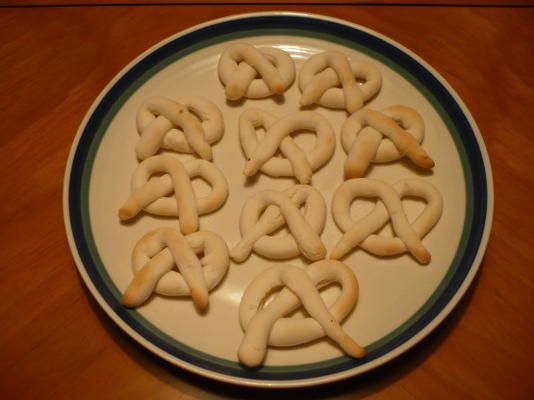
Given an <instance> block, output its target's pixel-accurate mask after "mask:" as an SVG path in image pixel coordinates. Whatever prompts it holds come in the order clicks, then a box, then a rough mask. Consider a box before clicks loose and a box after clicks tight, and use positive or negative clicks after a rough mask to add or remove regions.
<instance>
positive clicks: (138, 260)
mask: <svg viewBox="0 0 534 400" xmlns="http://www.w3.org/2000/svg"><path fill="white" fill-rule="evenodd" d="M201 253H203V256H202V258H201V259H200V260H199V258H198V256H197V255H198V254H201ZM228 264H229V257H228V249H227V247H226V243H225V242H224V240H222V239H221V238H220V237H219V236H218V235H216V234H215V233H212V232H195V233H192V234H190V235H188V236H183V235H182V234H181V233H180V232H179V231H178V230H176V229H172V228H159V229H156V230H154V231H152V232H150V233H148V234H146V235H145V236H143V237H142V238H141V240H139V242H137V244H136V245H135V247H134V250H133V253H132V266H133V271H134V278H133V280H132V281H131V283H130V285H129V286H128V288H127V289H126V291H125V293H124V295H123V296H122V300H121V302H122V304H123V305H125V306H127V307H137V306H140V305H141V304H143V303H144V302H145V301H146V300H147V299H148V298H149V297H150V295H151V294H152V293H153V292H155V293H158V294H161V295H164V296H191V297H192V299H193V303H194V304H195V306H196V307H197V308H198V309H200V310H203V309H205V308H206V307H207V306H208V292H209V291H211V290H212V289H213V288H214V287H215V286H217V285H218V284H219V282H220V281H221V279H222V278H223V277H224V275H225V274H226V272H227V270H228ZM175 266H176V267H178V270H179V272H178V271H174V270H173V269H174V267H175Z"/></svg>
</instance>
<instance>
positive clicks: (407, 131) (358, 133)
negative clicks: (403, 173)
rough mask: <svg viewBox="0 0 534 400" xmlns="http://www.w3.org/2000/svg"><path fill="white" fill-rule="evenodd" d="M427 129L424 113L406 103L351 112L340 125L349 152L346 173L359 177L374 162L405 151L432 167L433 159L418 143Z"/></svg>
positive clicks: (389, 158)
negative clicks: (376, 109)
mask: <svg viewBox="0 0 534 400" xmlns="http://www.w3.org/2000/svg"><path fill="white" fill-rule="evenodd" d="M424 130H425V126H424V122H423V119H422V118H421V116H420V115H419V114H418V113H417V112H416V111H415V110H413V109H411V108H409V107H405V106H393V107H388V108H386V109H385V110H384V111H383V112H382V113H380V112H378V111H373V110H369V109H364V110H360V111H358V112H356V113H354V114H352V115H351V116H350V117H349V118H348V119H347V120H345V123H344V124H343V126H342V128H341V144H342V146H343V149H344V150H345V152H346V153H347V161H346V162H345V176H346V177H347V178H359V177H361V176H363V175H364V174H365V172H366V171H367V168H368V167H369V164H371V162H376V163H384V162H390V161H394V160H397V159H399V158H401V157H402V156H404V155H406V156H407V157H408V158H409V159H410V160H412V161H413V163H414V164H416V165H418V166H419V167H422V168H433V167H434V161H433V160H432V159H431V158H430V156H429V155H428V154H427V153H426V152H425V151H424V150H423V148H422V147H421V146H420V144H419V143H420V142H421V141H422V140H423V136H424ZM383 136H386V137H387V138H384V137H383Z"/></svg>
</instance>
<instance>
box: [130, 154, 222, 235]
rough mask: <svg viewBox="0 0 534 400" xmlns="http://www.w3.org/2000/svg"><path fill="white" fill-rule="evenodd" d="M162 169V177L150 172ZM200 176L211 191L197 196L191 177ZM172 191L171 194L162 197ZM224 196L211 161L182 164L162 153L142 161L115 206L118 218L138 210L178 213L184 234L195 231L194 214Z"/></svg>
mask: <svg viewBox="0 0 534 400" xmlns="http://www.w3.org/2000/svg"><path fill="white" fill-rule="evenodd" d="M160 172H164V173H165V174H164V175H162V176H155V177H152V178H151V176H152V175H154V174H157V173H160ZM197 176H198V177H201V178H202V179H204V180H205V181H206V182H207V183H208V184H209V185H210V186H211V187H212V190H211V192H210V193H209V194H208V195H207V196H204V197H200V198H197V197H196V195H195V193H194V191H193V186H192V184H191V179H193V178H195V177H197ZM170 194H174V197H166V196H168V195H170ZM227 197H228V183H227V181H226V178H225V177H224V175H223V174H222V172H221V171H220V170H219V169H218V168H217V167H216V166H215V165H214V164H213V163H211V162H209V161H205V160H191V161H188V162H186V163H182V162H181V161H180V160H178V159H177V158H174V157H172V156H169V155H166V154H162V155H158V156H153V157H150V158H147V159H146V160H144V161H142V162H141V163H140V164H139V165H138V167H137V168H136V170H135V171H134V174H133V177H132V192H131V194H130V197H129V198H128V200H127V201H126V202H125V203H124V205H123V206H122V207H121V208H120V209H119V217H120V219H121V220H127V219H130V218H133V217H135V216H136V215H137V214H138V213H139V212H140V211H141V210H145V211H147V212H148V213H151V214H155V215H163V216H178V217H179V222H180V229H181V231H182V232H183V233H184V234H189V233H193V232H195V231H196V230H198V216H199V215H202V214H206V213H209V212H212V211H214V210H216V209H218V208H219V207H221V206H222V204H223V203H224V201H225V200H226V198H227Z"/></svg>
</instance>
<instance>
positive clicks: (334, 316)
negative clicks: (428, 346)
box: [238, 260, 365, 367]
mask: <svg viewBox="0 0 534 400" xmlns="http://www.w3.org/2000/svg"><path fill="white" fill-rule="evenodd" d="M334 282H336V283H339V284H340V285H341V293H340V294H339V297H338V298H337V300H336V301H335V302H334V304H333V305H332V306H331V307H330V309H328V308H327V306H326V305H325V303H324V301H323V299H322V298H321V296H320V295H319V292H318V288H319V287H322V286H326V285H329V284H330V283H334ZM280 286H286V287H284V288H283V289H282V290H281V291H280V292H279V293H278V294H277V295H276V297H275V298H274V299H273V300H272V301H271V302H270V303H269V304H268V305H267V306H265V307H263V308H262V304H263V301H264V298H265V297H266V296H267V295H268V294H269V293H271V292H272V290H273V289H275V288H277V287H280ZM357 298H358V281H357V279H356V276H355V275H354V273H353V272H352V271H351V269H350V268H349V267H347V266H346V265H345V264H343V263H342V262H339V261H333V260H321V261H318V262H316V263H313V264H311V265H309V266H308V267H307V268H306V269H301V268H298V267H294V266H292V265H289V264H281V265H276V266H273V267H270V268H268V269H266V270H265V271H263V272H262V273H261V274H260V275H258V276H257V278H256V279H254V281H253V282H252V283H251V284H250V285H249V286H248V287H247V289H246V290H245V292H244V293H243V297H242V298H241V303H240V305H239V321H240V323H241V328H242V329H243V331H244V332H245V335H244V337H243V340H242V341H241V345H240V346H239V350H238V358H239V360H240V361H241V362H242V363H243V364H245V365H247V366H249V367H255V366H257V365H259V364H261V363H262V361H263V359H264V358H265V353H266V351H267V346H268V345H270V346H295V345H298V344H303V343H308V342H311V341H313V340H316V339H319V338H322V337H324V336H325V335H326V336H328V337H330V338H331V339H332V340H334V341H335V342H336V343H338V345H339V346H340V347H341V348H342V349H343V351H345V353H347V354H348V355H349V356H351V357H357V358H361V357H363V356H365V350H364V349H363V348H362V347H361V346H360V345H358V344H357V343H356V342H355V341H354V340H353V339H352V338H351V337H350V336H349V335H347V334H346V333H345V332H344V331H343V329H342V328H341V325H340V322H341V321H342V320H343V319H345V317H346V316H347V315H348V313H349V312H350V311H351V310H352V309H353V308H354V305H355V304H356V300H357ZM300 306H304V308H305V309H306V311H307V312H308V314H309V315H310V316H311V317H309V318H283V317H284V316H285V315H287V314H289V313H291V312H293V311H295V310H297V309H298V308H300Z"/></svg>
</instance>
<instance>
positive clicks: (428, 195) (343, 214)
mask: <svg viewBox="0 0 534 400" xmlns="http://www.w3.org/2000/svg"><path fill="white" fill-rule="evenodd" d="M405 196H414V197H419V198H422V199H424V200H425V201H426V202H427V206H426V208H425V209H424V211H423V212H422V213H421V214H420V215H419V216H418V217H417V219H416V220H415V221H414V222H413V224H412V225H410V223H409V222H408V219H407V217H406V214H405V212H404V209H403V207H402V204H401V198H402V197H405ZM356 197H378V198H379V199H380V200H381V201H378V202H377V203H376V205H375V207H374V208H373V210H372V211H371V212H370V213H369V214H368V215H367V216H365V217H363V218H362V219H360V220H359V221H356V222H354V221H353V220H352V218H351V216H350V205H351V203H352V201H353V200H354V199H355V198H356ZM442 210H443V200H442V196H441V194H440V192H439V191H438V190H437V189H436V188H435V187H434V186H432V185H431V184H430V183H428V182H425V181H423V180H419V179H406V180H402V181H399V182H397V183H396V184H394V185H389V184H387V183H385V182H383V181H379V180H376V179H368V178H359V179H351V180H348V181H345V182H344V183H343V184H341V186H340V187H339V188H338V189H337V190H336V192H335V193H334V196H333V198H332V215H333V217H334V220H335V222H336V224H337V225H338V227H339V228H340V229H341V230H342V231H343V232H345V234H344V235H343V236H342V237H341V239H340V240H339V241H338V243H337V244H336V246H335V247H334V250H333V251H332V254H331V255H330V258H332V259H339V258H341V257H343V256H344V255H345V254H347V252H349V251H350V250H351V249H353V248H354V247H356V246H360V247H362V248H363V249H365V250H367V251H368V252H370V253H373V254H376V255H394V254H401V253H404V252H406V251H409V252H410V253H411V254H412V255H413V256H414V257H415V258H416V259H417V261H419V262H420V263H422V264H428V263H429V262H430V259H431V256H430V253H429V252H428V250H427V249H426V248H425V247H424V246H423V243H422V242H421V239H420V238H423V237H424V236H425V235H426V234H427V233H428V232H429V231H430V229H432V227H433V226H434V225H435V224H436V223H437V221H438V220H439V218H440V216H441V213H442ZM388 220H391V223H392V225H393V230H394V231H395V233H396V234H397V235H398V237H394V238H386V237H382V236H378V235H373V234H372V233H373V232H376V231H378V230H379V229H380V228H381V227H382V226H384V224H386V223H387V222H388Z"/></svg>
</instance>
